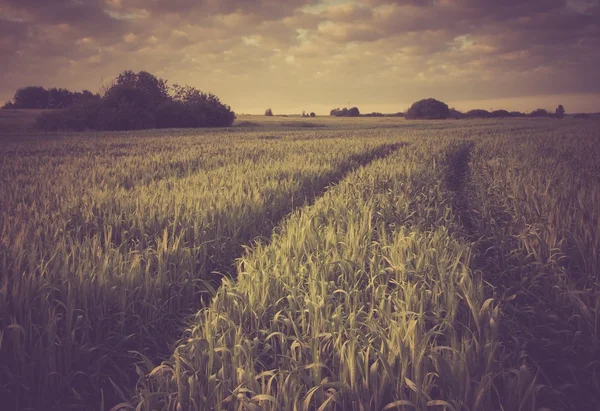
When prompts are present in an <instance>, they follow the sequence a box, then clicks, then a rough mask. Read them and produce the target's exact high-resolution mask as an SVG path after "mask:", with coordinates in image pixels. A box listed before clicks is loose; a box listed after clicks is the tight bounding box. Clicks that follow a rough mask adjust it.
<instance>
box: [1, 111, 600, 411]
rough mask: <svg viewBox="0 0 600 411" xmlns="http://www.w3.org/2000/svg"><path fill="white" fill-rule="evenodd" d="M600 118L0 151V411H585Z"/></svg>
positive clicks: (75, 137) (287, 121)
mask: <svg viewBox="0 0 600 411" xmlns="http://www.w3.org/2000/svg"><path fill="white" fill-rule="evenodd" d="M599 126H600V123H599V122H598V121H597V120H588V121H586V120H574V119H564V120H549V119H540V120H535V119H513V120H474V121H433V122H423V121H407V120H404V119H402V118H370V119H365V118H359V119H340V118H329V117H326V118H325V117H317V118H308V119H306V118H297V117H289V118H287V117H270V118H269V117H262V116H260V117H259V116H243V117H241V118H239V119H238V120H237V122H236V124H234V125H233V126H232V127H229V128H227V129H225V128H224V129H213V130H201V131H199V130H185V131H180V130H162V131H156V130H155V131H140V132H131V133H67V134H64V133H63V134H57V133H51V134H40V133H34V132H28V133H24V132H20V133H19V132H12V133H4V134H0V210H1V213H0V403H1V404H8V408H6V409H10V410H12V409H16V410H26V409H27V410H29V409H31V410H47V409H56V410H63V409H76V410H79V409H81V410H88V409H94V410H98V409H100V410H110V409H115V410H116V409H119V408H118V407H117V408H113V407H115V406H116V405H117V404H120V407H121V408H122V409H135V408H136V407H137V408H138V409H141V410H163V409H164V410H211V409H215V410H261V409H264V410H294V409H298V410H392V409H394V410H410V409H417V410H424V409H432V410H538V409H543V408H547V409H557V410H571V409H572V410H582V409H596V404H598V403H600V376H599V373H600V368H599V367H600V340H599V338H600V329H599V326H600V311H599V310H600V290H599V286H600V280H599V276H600V160H599V159H600V131H599V130H600V128H599Z"/></svg>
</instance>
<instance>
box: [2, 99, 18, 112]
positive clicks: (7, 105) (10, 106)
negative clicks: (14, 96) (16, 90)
mask: <svg viewBox="0 0 600 411" xmlns="http://www.w3.org/2000/svg"><path fill="white" fill-rule="evenodd" d="M14 108H15V105H14V104H13V102H12V101H10V100H8V101H7V102H6V103H4V105H3V106H2V109H4V110H11V109H14Z"/></svg>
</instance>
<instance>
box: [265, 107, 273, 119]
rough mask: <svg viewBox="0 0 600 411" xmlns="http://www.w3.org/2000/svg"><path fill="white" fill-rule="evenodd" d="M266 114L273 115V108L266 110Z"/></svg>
mask: <svg viewBox="0 0 600 411" xmlns="http://www.w3.org/2000/svg"><path fill="white" fill-rule="evenodd" d="M265 116H269V117H272V116H273V110H271V109H270V108H268V109H266V110H265Z"/></svg>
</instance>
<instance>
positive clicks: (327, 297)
mask: <svg viewBox="0 0 600 411" xmlns="http://www.w3.org/2000/svg"><path fill="white" fill-rule="evenodd" d="M430 142H431V141H430ZM435 143H436V144H435V146H434V145H431V144H419V145H411V146H409V147H407V148H403V149H401V151H399V152H398V154H397V155H394V156H391V157H388V158H386V159H382V160H379V161H377V162H374V163H372V164H371V165H369V166H366V167H365V168H362V169H360V170H358V171H356V172H354V173H353V174H351V175H349V176H348V177H347V178H346V179H345V180H344V181H342V182H341V184H340V185H339V186H336V187H334V188H333V189H332V190H330V191H329V192H327V193H326V194H325V195H324V196H323V197H322V198H320V199H319V200H318V201H317V202H316V203H315V204H314V205H313V206H310V207H307V208H304V209H302V210H301V211H298V212H296V213H295V214H294V215H292V216H291V217H290V218H289V220H287V221H286V222H285V224H284V225H283V227H282V231H281V233H278V234H276V235H274V236H273V238H272V240H271V242H270V243H266V244H261V245H258V246H256V247H254V248H253V249H252V250H250V251H249V252H248V253H247V254H246V255H245V256H244V257H243V258H242V259H240V261H239V266H238V279H237V281H235V282H232V281H226V282H224V284H223V286H222V287H221V288H220V290H219V292H218V293H217V295H216V297H215V298H214V299H213V301H212V303H211V304H210V306H209V307H207V308H206V309H204V310H202V311H200V312H199V313H198V315H197V318H196V320H195V321H194V322H193V323H192V326H191V328H190V329H189V331H188V337H187V339H186V340H185V341H184V342H183V343H182V344H181V345H180V346H179V347H177V349H176V350H175V353H174V355H173V358H172V359H171V360H170V361H167V362H165V363H163V365H161V366H159V367H157V368H155V369H154V370H152V372H151V373H150V375H149V377H148V379H146V380H143V381H142V382H141V385H140V394H141V399H140V400H141V401H140V407H142V409H147V410H154V409H168V410H171V409H172V410H179V409H228V410H234V409H247V410H253V409H265V410H276V409H278V410H293V409H305V410H317V409H318V410H325V409H329V410H333V409H337V410H377V409H379V410H382V409H383V410H388V409H410V408H412V409H425V408H436V407H438V408H439V407H442V408H446V409H456V410H458V409H469V410H484V409H495V408H499V407H501V406H502V407H504V409H517V408H518V407H533V400H534V396H533V393H532V390H531V389H529V388H530V387H531V385H532V383H533V379H532V376H531V375H529V373H528V371H527V370H526V369H524V370H520V371H517V370H514V375H517V376H518V377H519V378H521V380H520V381H518V379H517V378H515V377H513V378H509V377H508V374H507V373H505V370H503V369H502V368H500V364H501V362H500V361H499V358H498V357H499V352H498V336H497V332H498V320H499V312H498V307H497V304H496V303H495V302H494V301H493V300H492V299H486V297H485V290H484V284H483V281H482V280H481V278H480V277H477V276H473V275H472V273H471V271H470V269H469V265H470V258H471V255H470V250H471V247H470V244H468V243H466V242H464V241H462V240H461V238H460V236H459V235H458V232H459V231H461V227H459V226H458V225H457V223H456V219H455V218H454V216H453V214H452V210H451V207H450V204H449V201H448V198H449V195H448V193H447V192H446V191H445V189H444V187H443V184H444V182H443V176H444V172H445V170H444V168H443V167H442V166H441V164H442V159H443V155H444V154H445V151H446V150H447V149H448V142H447V141H444V140H443V139H436V141H435ZM499 375H500V376H501V378H502V377H506V379H505V381H503V382H502V384H501V385H498V386H496V385H495V381H496V380H497V379H498V376H499ZM515 387H517V388H518V389H515Z"/></svg>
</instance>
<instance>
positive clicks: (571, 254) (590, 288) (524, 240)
mask: <svg viewBox="0 0 600 411" xmlns="http://www.w3.org/2000/svg"><path fill="white" fill-rule="evenodd" d="M599 141H600V136H599V135H598V133H597V130H595V129H592V128H588V127H581V126H577V125H573V126H570V127H565V128H563V129H558V130H552V131H550V130H549V131H547V132H546V133H545V134H544V135H539V136H538V135H530V134H529V133H521V134H520V135H515V136H507V138H504V139H498V140H497V141H495V142H493V143H491V142H488V143H487V144H479V145H478V146H477V148H476V150H475V153H474V156H473V165H472V179H473V182H474V196H473V199H474V204H473V205H474V207H475V208H477V209H478V210H479V214H478V215H477V218H476V219H477V220H478V221H479V224H478V225H479V227H478V230H479V232H480V233H481V235H482V240H481V244H482V247H480V248H481V249H482V250H483V249H485V250H486V252H485V253H484V254H485V258H486V259H487V263H486V265H487V267H488V268H489V267H493V269H492V270H491V271H492V272H493V276H492V277H490V278H488V281H490V282H491V283H493V284H494V285H495V286H496V287H495V292H496V293H497V295H498V296H502V298H505V299H506V302H505V303H504V304H503V307H504V312H505V318H504V321H503V322H504V323H505V324H506V327H505V330H506V334H505V335H506V337H507V338H506V340H507V341H506V345H507V346H508V347H510V351H511V352H512V355H513V356H514V357H515V358H514V359H513V361H514V362H517V361H519V362H522V363H524V364H528V365H529V366H531V367H532V368H533V369H534V370H536V372H538V374H539V381H540V382H541V383H544V384H545V385H547V386H548V388H547V389H545V390H544V391H542V392H541V397H540V399H541V402H542V404H543V405H545V406H547V407H549V408H553V409H565V410H567V409H572V410H581V409H595V408H596V407H597V404H598V403H600V397H599V394H598V393H600V379H599V378H598V372H599V371H600V369H599V368H598V367H599V364H600V362H599V361H600V348H599V347H600V329H599V325H600V311H599V307H600V288H599V286H600V282H599V276H600V185H599V183H600V162H599V161H598V158H600V157H599V155H600V151H599V150H598V142H599ZM508 333H510V334H511V335H510V336H509V335H508Z"/></svg>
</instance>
